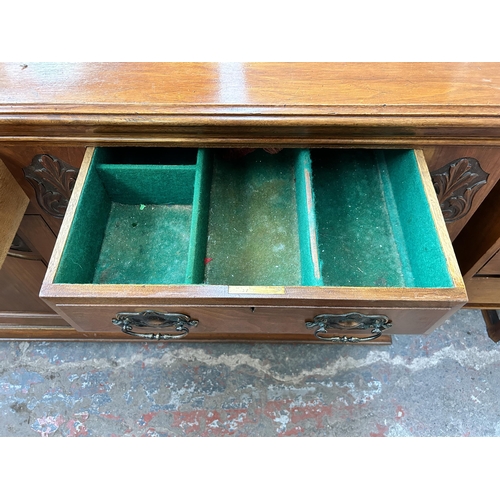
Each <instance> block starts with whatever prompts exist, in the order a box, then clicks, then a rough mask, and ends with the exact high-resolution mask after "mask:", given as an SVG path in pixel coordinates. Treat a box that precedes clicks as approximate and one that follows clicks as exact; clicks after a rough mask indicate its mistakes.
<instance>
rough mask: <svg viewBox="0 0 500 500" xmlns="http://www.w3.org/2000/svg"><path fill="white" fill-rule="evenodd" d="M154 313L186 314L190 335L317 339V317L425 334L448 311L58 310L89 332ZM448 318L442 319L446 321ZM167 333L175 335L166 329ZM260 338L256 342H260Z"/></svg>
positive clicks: (114, 328) (392, 331) (70, 307)
mask: <svg viewBox="0 0 500 500" xmlns="http://www.w3.org/2000/svg"><path fill="white" fill-rule="evenodd" d="M151 309H153V310H155V311H157V312H162V313H167V312H168V313H175V314H184V315H187V316H189V317H190V318H191V319H192V320H197V321H198V322H199V324H198V326H196V327H190V328H189V334H188V337H193V336H195V335H196V336H198V335H207V334H214V335H215V334H217V333H219V332H233V333H234V334H254V335H256V336H257V337H258V335H260V334H262V333H266V334H276V335H284V334H308V333H309V335H311V336H312V337H314V331H315V329H314V328H313V329H308V328H306V325H305V323H306V321H312V320H313V318H314V317H315V316H316V315H319V314H346V313H349V312H359V313H361V314H365V315H373V314H382V315H385V316H387V317H389V319H390V320H391V321H392V325H393V326H392V327H391V328H389V329H388V330H386V331H385V332H384V334H388V335H389V334H390V335H394V334H422V333H429V332H430V331H432V330H434V329H435V328H436V327H437V326H439V324H441V322H442V321H444V319H446V318H447V317H448V316H449V314H448V310H446V309H403V308H393V309H363V308H359V309H358V308H356V309H354V308H348V309H346V308H319V307H309V308H289V307H282V308H278V307H258V306H257V307H227V306H213V307H194V306H189V305H186V306H183V305H176V306H165V305H164V306H163V307H161V306H160V307H159V306H158V305H154V306H153V305H146V306H144V307H140V308H139V307H137V306H136V305H134V304H130V305H102V306H100V305H86V304H82V305H73V304H60V305H59V306H58V307H57V312H58V313H59V314H60V315H61V316H62V317H63V318H65V319H66V320H67V321H68V323H70V324H71V325H72V326H73V327H74V328H75V329H76V330H78V331H85V332H111V333H112V332H116V331H120V327H118V326H115V325H113V324H112V322H111V321H112V319H113V318H115V317H116V315H117V314H118V313H122V312H142V311H145V310H151ZM444 316H445V318H444V319H443V317H444ZM134 331H138V332H139V333H140V332H141V331H146V332H156V333H158V332H157V331H155V330H154V329H153V330H151V329H140V328H139V329H137V328H134ZM330 332H331V333H332V334H337V335H349V336H351V335H352V336H357V334H358V333H360V334H362V333H365V334H367V335H368V334H369V332H370V330H367V331H359V330H335V329H331V330H328V333H329V334H330ZM164 333H172V330H170V331H169V330H168V329H166V330H165V331H164ZM257 337H256V338H257Z"/></svg>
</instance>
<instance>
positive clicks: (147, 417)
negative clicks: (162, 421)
mask: <svg viewBox="0 0 500 500" xmlns="http://www.w3.org/2000/svg"><path fill="white" fill-rule="evenodd" d="M158 413H160V412H159V411H152V412H149V413H145V414H144V415H143V416H142V421H143V422H144V423H142V421H139V422H140V425H147V424H149V422H151V420H153V418H154V417H156V415H158Z"/></svg>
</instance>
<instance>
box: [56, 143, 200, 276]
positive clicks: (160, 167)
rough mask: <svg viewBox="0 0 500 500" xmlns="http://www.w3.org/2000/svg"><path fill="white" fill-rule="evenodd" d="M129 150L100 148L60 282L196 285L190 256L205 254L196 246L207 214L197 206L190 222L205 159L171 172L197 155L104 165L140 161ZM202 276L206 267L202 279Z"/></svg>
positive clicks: (153, 153)
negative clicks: (192, 280) (129, 163)
mask: <svg viewBox="0 0 500 500" xmlns="http://www.w3.org/2000/svg"><path fill="white" fill-rule="evenodd" d="M124 149H125V152H123V151H119V150H118V149H114V148H99V149H96V152H95V154H94V157H93V159H92V161H91V165H90V167H89V172H88V176H87V179H86V182H85V184H84V186H83V189H82V194H81V197H80V201H79V205H78V208H77V211H76V213H75V217H74V220H73V225H72V228H71V230H70V234H69V236H68V240H67V243H66V246H65V249H64V251H63V255H62V258H61V264H60V266H59V269H58V271H57V274H56V282H58V283H136V284H142V283H147V284H156V283H161V284H167V283H171V284H174V283H186V282H190V281H189V280H190V279H192V275H193V271H192V270H189V269H188V265H189V258H190V257H189V256H190V255H193V254H195V253H196V252H197V251H198V252H199V251H201V252H202V253H204V250H203V245H201V250H194V247H195V246H196V243H197V242H198V243H199V242H200V241H203V240H206V221H205V222H204V218H205V219H206V215H205V214H206V211H207V210H206V208H205V209H203V210H200V207H199V205H198V204H197V203H196V202H195V203H194V206H195V207H196V213H195V214H194V215H195V216H196V221H194V222H193V218H194V217H193V212H194V210H193V198H194V197H195V194H194V193H195V190H198V191H199V190H200V188H201V184H200V179H201V178H202V177H203V175H202V174H201V172H200V171H201V170H203V169H206V168H208V165H207V163H206V161H204V155H203V154H202V152H201V151H200V154H197V153H196V150H195V154H194V160H195V164H194V165H193V164H188V165H175V164H174V165H173V164H172V163H173V161H174V160H176V159H177V160H179V159H181V160H182V159H183V160H185V161H189V162H192V161H193V154H192V150H180V152H179V151H176V150H168V149H165V148H158V149H156V148H155V149H150V150H148V151H147V154H145V155H144V157H142V164H140V165H136V164H134V165H128V164H121V163H107V162H117V161H127V160H133V159H135V158H136V157H137V156H140V154H138V152H137V148H124ZM125 153H126V154H125ZM146 160H148V161H150V162H153V163H151V164H149V163H148V164H145V163H144V162H145V161H146ZM162 161H164V162H165V164H160V162H162ZM205 177H206V176H205ZM204 182H205V184H206V180H205V181H204ZM203 189H204V190H206V189H207V188H206V186H204V187H203ZM198 198H200V196H199V193H198V194H197V199H198ZM205 202H206V199H205ZM200 213H201V218H200ZM198 220H199V221H201V224H200V223H199V222H198ZM200 226H201V229H200ZM198 230H200V231H201V237H200V236H199V235H197V233H196V232H197V231H198ZM193 231H195V233H194V234H193V233H192V232H193ZM191 260H192V259H191ZM198 260H199V259H198ZM200 267H201V266H200V265H199V264H198V268H200ZM200 273H201V277H200ZM202 275H203V268H202V267H201V271H199V270H198V279H202ZM187 280H188V281H187Z"/></svg>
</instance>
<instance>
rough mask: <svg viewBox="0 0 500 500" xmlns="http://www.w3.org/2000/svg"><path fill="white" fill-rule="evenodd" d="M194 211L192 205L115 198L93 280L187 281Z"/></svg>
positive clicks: (116, 281) (100, 281) (165, 282)
mask: <svg viewBox="0 0 500 500" xmlns="http://www.w3.org/2000/svg"><path fill="white" fill-rule="evenodd" d="M141 208H142V210H141ZM191 215H192V206H191V205H142V207H141V205H124V204H121V203H114V202H113V203H112V204H111V210H110V213H109V218H108V223H107V227H106V231H105V237H104V240H103V243H102V247H101V252H100V255H99V260H98V262H97V265H96V270H95V275H94V279H93V282H94V283H148V284H155V283H162V284H167V283H184V282H185V275H186V266H187V256H188V250H189V237H190V226H191Z"/></svg>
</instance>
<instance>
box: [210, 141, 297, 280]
mask: <svg viewBox="0 0 500 500" xmlns="http://www.w3.org/2000/svg"><path fill="white" fill-rule="evenodd" d="M297 155H298V151H294V150H285V151H282V152H280V153H279V154H276V155H270V154H268V153H266V152H264V151H255V152H253V153H251V154H249V155H247V156H245V157H244V158H243V159H241V160H239V161H238V162H233V161H228V160H223V159H221V158H220V157H217V156H216V157H215V160H214V170H213V182H212V190H211V195H210V214H209V228H208V242H207V254H206V256H207V260H209V259H211V260H209V261H208V262H207V264H206V272H205V282H206V283H209V284H227V285H269V286H272V285H300V284H301V269H300V267H301V263H300V250H299V236H298V218H297V210H296V194H295V182H294V175H295V164H296V160H297Z"/></svg>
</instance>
